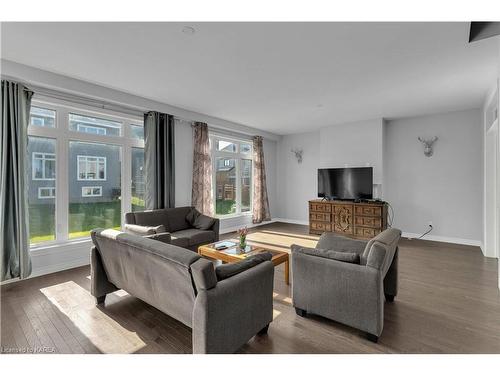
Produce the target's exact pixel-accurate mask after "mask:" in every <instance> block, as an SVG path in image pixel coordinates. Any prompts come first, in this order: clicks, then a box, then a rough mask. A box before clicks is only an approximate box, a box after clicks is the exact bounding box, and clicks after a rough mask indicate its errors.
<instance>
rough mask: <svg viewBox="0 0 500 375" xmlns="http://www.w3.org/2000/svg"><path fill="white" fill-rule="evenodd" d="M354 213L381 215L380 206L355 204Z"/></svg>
mask: <svg viewBox="0 0 500 375" xmlns="http://www.w3.org/2000/svg"><path fill="white" fill-rule="evenodd" d="M355 212H356V215H361V216H382V207H375V206H356V211H355Z"/></svg>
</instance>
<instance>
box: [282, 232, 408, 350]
mask: <svg viewBox="0 0 500 375" xmlns="http://www.w3.org/2000/svg"><path fill="white" fill-rule="evenodd" d="M400 238H401V231H400V230H399V229H394V228H391V229H387V230H385V231H383V232H382V233H380V234H379V235H377V236H376V237H374V238H372V239H371V240H370V241H368V242H365V241H360V240H355V239H350V238H347V237H342V236H339V235H336V234H333V233H324V234H323V235H321V237H320V239H319V241H318V244H317V245H316V248H315V249H312V248H304V247H300V246H298V245H292V257H291V259H292V280H293V282H292V295H293V305H294V307H295V310H296V312H297V314H298V315H300V316H303V317H305V316H306V315H307V313H311V314H317V315H321V316H324V317H326V318H329V319H332V320H335V321H338V322H340V323H343V324H346V325H348V326H351V327H354V328H357V329H360V330H362V331H364V332H366V333H367V335H368V338H369V339H370V340H371V341H374V342H377V340H378V337H379V336H380V335H381V333H382V330H383V327H384V302H385V301H384V297H385V300H387V301H389V302H392V301H393V300H394V297H395V296H396V295H397V287H398V285H397V283H398V270H397V267H398V247H397V246H398V242H399V239H400Z"/></svg>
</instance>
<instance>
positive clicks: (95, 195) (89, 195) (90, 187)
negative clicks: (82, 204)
mask: <svg viewBox="0 0 500 375" xmlns="http://www.w3.org/2000/svg"><path fill="white" fill-rule="evenodd" d="M85 189H91V190H93V189H99V194H94V193H93V192H91V194H84V193H83V192H84V190H85ZM92 197H102V186H82V198H92Z"/></svg>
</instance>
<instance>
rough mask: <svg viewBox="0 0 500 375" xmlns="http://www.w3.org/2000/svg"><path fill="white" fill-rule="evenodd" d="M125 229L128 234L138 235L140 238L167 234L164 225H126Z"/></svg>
mask: <svg viewBox="0 0 500 375" xmlns="http://www.w3.org/2000/svg"><path fill="white" fill-rule="evenodd" d="M123 229H124V230H125V232H127V233H131V234H136V235H138V236H147V235H150V234H156V233H165V232H166V231H165V226H164V225H157V226H145V225H137V224H125V225H124V227H123Z"/></svg>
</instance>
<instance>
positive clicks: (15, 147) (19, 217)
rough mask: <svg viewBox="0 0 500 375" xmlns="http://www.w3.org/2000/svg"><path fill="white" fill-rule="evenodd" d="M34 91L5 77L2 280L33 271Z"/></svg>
mask: <svg viewBox="0 0 500 375" xmlns="http://www.w3.org/2000/svg"><path fill="white" fill-rule="evenodd" d="M32 96H33V92H31V91H29V90H28V89H27V88H26V87H24V86H23V85H21V84H20V83H16V82H9V81H4V80H2V95H1V102H2V104H1V108H2V109H1V112H2V120H1V124H0V254H1V255H2V263H1V281H4V280H9V279H14V278H18V277H19V278H20V279H24V278H26V277H28V276H29V275H30V273H31V260H30V249H29V236H28V233H29V230H28V194H27V186H26V179H27V178H26V177H27V172H26V171H27V170H28V168H27V166H28V150H27V148H28V119H29V113H30V106H31V97H32Z"/></svg>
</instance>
